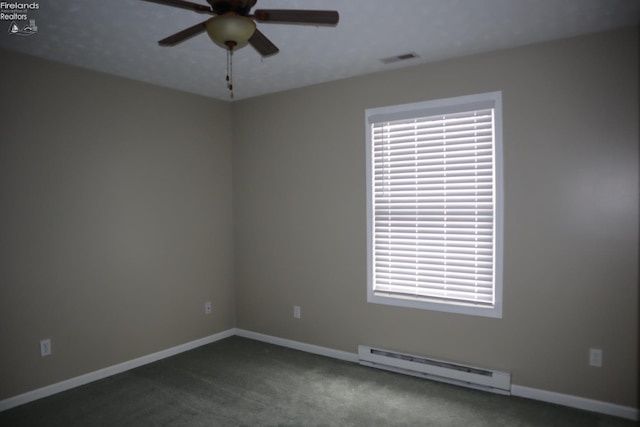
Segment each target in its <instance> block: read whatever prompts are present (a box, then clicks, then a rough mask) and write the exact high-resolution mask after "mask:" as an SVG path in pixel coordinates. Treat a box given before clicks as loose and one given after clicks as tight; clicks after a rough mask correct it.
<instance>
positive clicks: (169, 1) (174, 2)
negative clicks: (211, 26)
mask: <svg viewBox="0 0 640 427" xmlns="http://www.w3.org/2000/svg"><path fill="white" fill-rule="evenodd" d="M144 1H148V2H149V3H158V4H163V5H165V6H173V7H179V8H181V9H187V10H192V11H194V12H198V13H211V14H214V12H213V10H212V9H211V7H209V6H205V5H203V4H198V3H192V2H190V1H184V0H144Z"/></svg>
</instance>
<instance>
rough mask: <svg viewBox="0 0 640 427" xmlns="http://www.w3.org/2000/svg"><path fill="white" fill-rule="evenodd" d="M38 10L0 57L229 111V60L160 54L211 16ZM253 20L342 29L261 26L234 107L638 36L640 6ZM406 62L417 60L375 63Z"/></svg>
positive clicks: (479, 8) (374, 3)
mask: <svg viewBox="0 0 640 427" xmlns="http://www.w3.org/2000/svg"><path fill="white" fill-rule="evenodd" d="M13 1H18V0H12V2H13ZM191 1H193V2H200V3H202V4H206V1H205V0H191ZM18 2H19V3H31V2H32V0H28V1H27V0H23V1H18ZM38 3H39V9H38V10H37V11H31V12H29V18H31V19H35V20H36V24H37V27H38V28H37V33H36V34H34V35H32V36H22V37H20V36H17V35H12V34H9V33H8V31H7V30H5V29H4V28H0V48H4V49H8V50H14V51H19V52H24V53H27V54H31V55H34V56H38V57H42V58H47V59H52V60H55V61H59V62H64V63H68V64H72V65H77V66H80V67H84V68H89V69H92V70H98V71H102V72H105V73H110V74H115V75H119V76H124V77H128V78H131V79H135V80H141V81H145V82H149V83H153V84H157V85H161V86H167V87H171V88H175V89H179V90H183V91H187V92H192V93H197V94H201V95H205V96H209V97H213V98H217V99H222V100H229V93H228V91H227V89H226V86H225V76H226V55H225V51H224V50H223V49H222V48H220V47H218V46H216V45H214V44H213V43H212V42H211V41H210V40H209V38H208V37H207V36H206V34H202V35H199V36H197V37H195V38H192V39H190V40H188V41H186V42H184V43H182V44H179V45H177V46H175V47H161V46H158V44H157V41H158V40H160V39H162V38H164V37H166V36H168V35H171V34H173V33H175V32H178V31H180V30H182V29H184V28H186V27H189V26H191V25H194V24H196V23H198V22H201V21H204V20H206V19H207V18H208V17H209V16H208V15H201V14H197V13H195V12H191V11H188V10H184V9H178V8H172V7H169V6H163V5H159V4H154V3H149V2H145V1H142V0H112V1H106V0H56V1H51V0H40V1H39V2H38ZM256 8H260V9H271V8H273V9H333V10H337V11H338V12H339V13H340V22H339V24H338V26H337V27H316V26H303V25H282V24H266V23H260V24H258V27H259V28H260V30H261V31H262V32H263V33H264V34H265V35H266V36H267V37H268V38H269V39H271V41H273V42H274V43H275V44H276V45H277V46H278V47H279V48H280V53H278V54H276V55H274V56H271V57H268V58H261V57H260V55H259V54H258V53H257V52H256V51H255V50H254V49H253V48H252V47H250V46H247V47H245V48H243V49H240V50H238V51H237V52H236V53H235V55H234V66H233V69H234V89H235V90H234V92H235V98H234V99H236V100H238V99H244V98H249V97H254V96H258V95H263V94H267V93H273V92H278V91H283V90H287V89H292V88H296V87H302V86H308V85H312V84H317V83H322V82H327V81H331V80H337V79H342V78H346V77H352V76H357V75H363V74H368V73H374V72H378V71H384V70H389V69H392V68H398V67H406V66H412V65H418V64H423V63H427V62H434V61H439V60H443V59H447V58H453V57H460V56H465V55H469V54H474V53H481V52H487V51H492V50H498V49H503V48H509V47H515V46H522V45H527V44H532V43H537V42H541V41H546V40H553V39H559V38H565V37H571V36H575V35H580V34H586V33H592V32H598V31H604V30H608V29H612V28H617V27H622V26H628V25H637V24H638V22H639V16H640V1H638V0H349V1H346V0H343V1H339V0H258V3H257V4H256ZM4 25H6V26H7V29H8V27H9V21H0V26H4ZM407 52H415V53H417V54H418V55H419V58H415V59H411V60H408V61H402V62H398V63H394V64H391V65H385V64H383V63H382V62H380V59H381V58H385V57H390V56H395V55H399V54H404V53H407Z"/></svg>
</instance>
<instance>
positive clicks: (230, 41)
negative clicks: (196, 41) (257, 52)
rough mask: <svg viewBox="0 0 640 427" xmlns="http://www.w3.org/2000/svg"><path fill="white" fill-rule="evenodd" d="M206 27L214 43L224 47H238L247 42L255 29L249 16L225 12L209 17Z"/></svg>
mask: <svg viewBox="0 0 640 427" xmlns="http://www.w3.org/2000/svg"><path fill="white" fill-rule="evenodd" d="M206 28H207V34H208V35H209V37H210V38H211V40H213V42H214V43H216V44H218V45H220V46H222V47H224V48H225V49H229V48H230V47H231V48H232V49H240V48H241V47H244V46H246V45H247V43H249V39H250V38H251V36H253V33H255V31H256V24H255V22H253V19H251V18H248V17H246V16H241V15H238V14H237V13H235V12H227V13H225V14H223V15H218V16H216V17H213V18H211V19H209V20H208V21H207V23H206Z"/></svg>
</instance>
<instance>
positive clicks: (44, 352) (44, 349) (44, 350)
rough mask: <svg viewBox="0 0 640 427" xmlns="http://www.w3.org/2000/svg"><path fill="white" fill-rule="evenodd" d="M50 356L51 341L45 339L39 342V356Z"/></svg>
mask: <svg viewBox="0 0 640 427" xmlns="http://www.w3.org/2000/svg"><path fill="white" fill-rule="evenodd" d="M50 354H51V340H50V339H49V338H47V339H46V340H42V341H40V356H42V357H44V356H49V355H50Z"/></svg>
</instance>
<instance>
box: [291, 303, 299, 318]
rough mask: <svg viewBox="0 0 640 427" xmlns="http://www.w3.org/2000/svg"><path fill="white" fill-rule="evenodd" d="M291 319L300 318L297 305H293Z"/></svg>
mask: <svg viewBox="0 0 640 427" xmlns="http://www.w3.org/2000/svg"><path fill="white" fill-rule="evenodd" d="M293 317H295V318H296V319H299V318H300V306H299V305H294V306H293Z"/></svg>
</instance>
